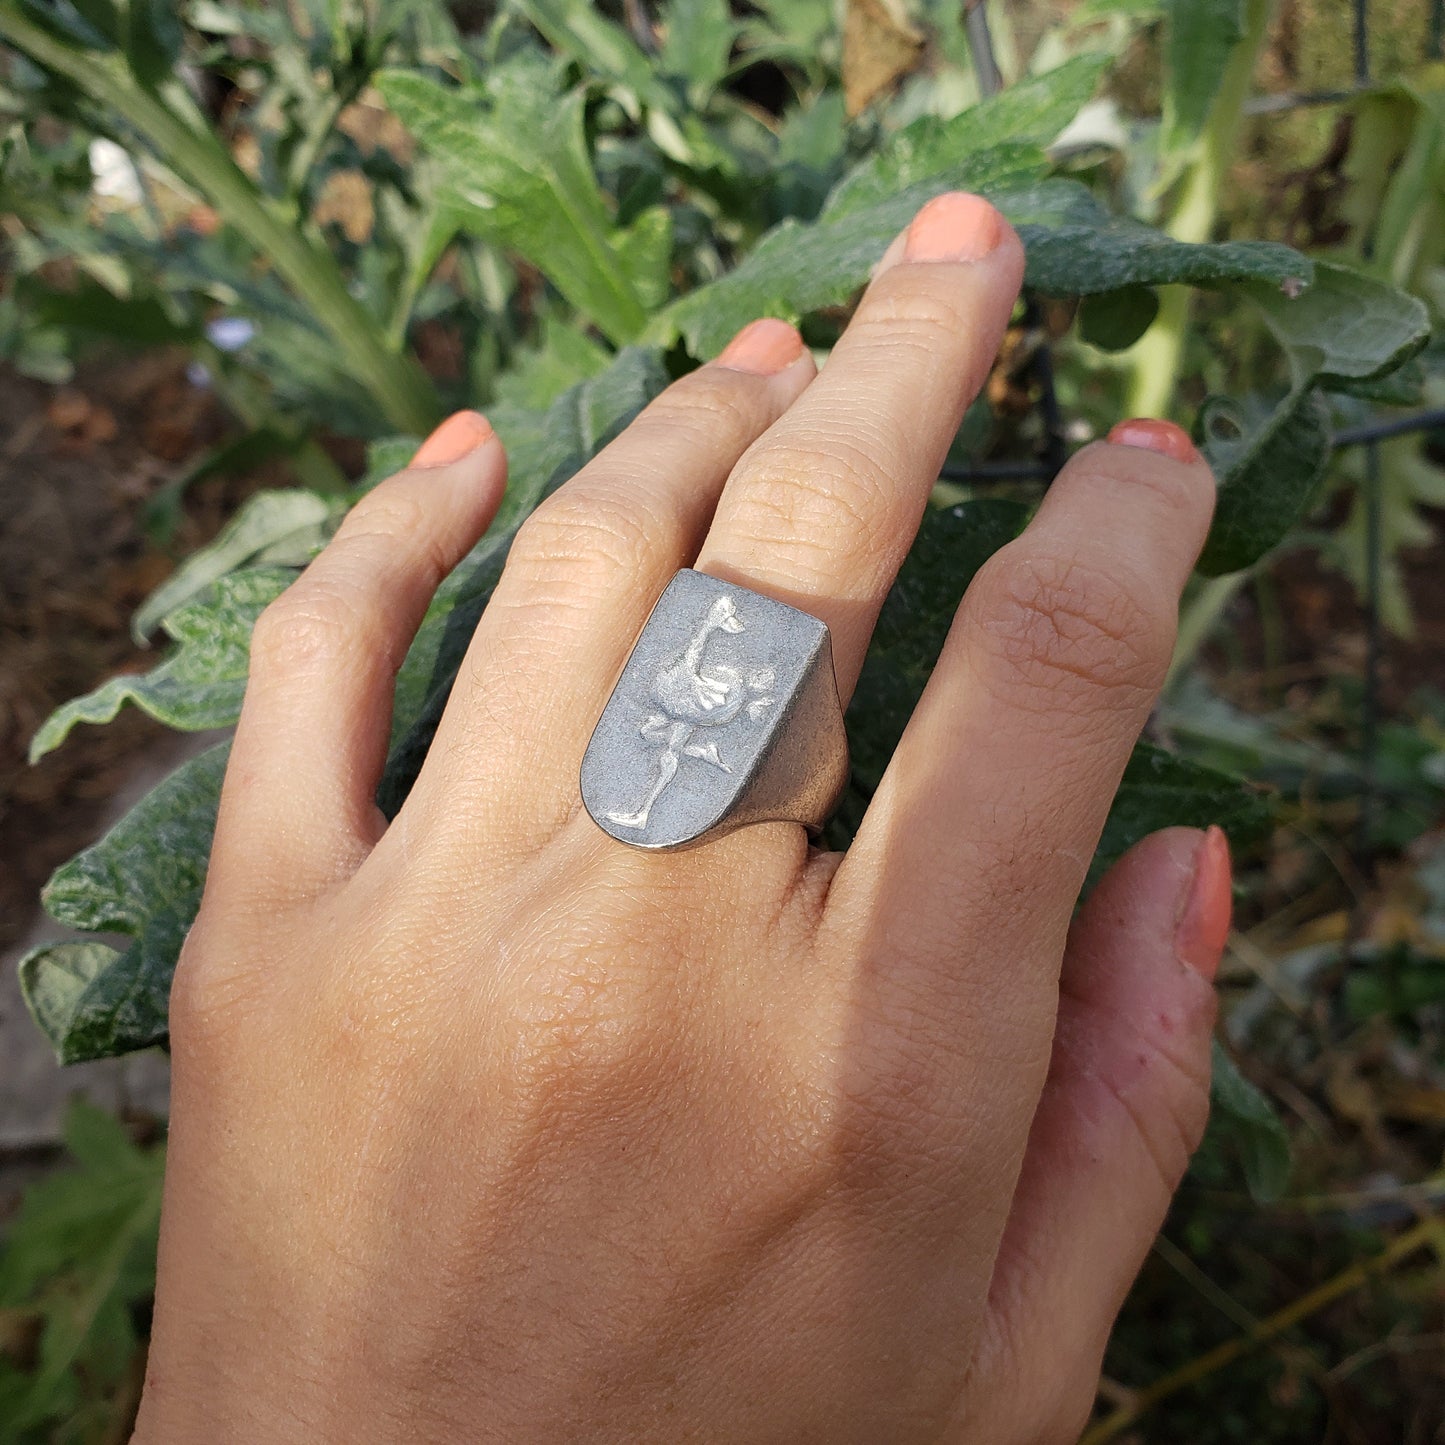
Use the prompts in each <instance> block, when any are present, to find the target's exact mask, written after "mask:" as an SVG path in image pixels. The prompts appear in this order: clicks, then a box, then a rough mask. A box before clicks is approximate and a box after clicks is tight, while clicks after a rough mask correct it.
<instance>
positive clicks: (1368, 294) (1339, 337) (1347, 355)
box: [1239, 261, 1430, 386]
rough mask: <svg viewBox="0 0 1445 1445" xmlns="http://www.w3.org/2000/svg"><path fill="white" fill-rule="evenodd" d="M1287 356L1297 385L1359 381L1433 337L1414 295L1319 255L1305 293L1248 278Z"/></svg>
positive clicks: (1388, 368) (1383, 371)
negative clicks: (1293, 293)
mask: <svg viewBox="0 0 1445 1445" xmlns="http://www.w3.org/2000/svg"><path fill="white" fill-rule="evenodd" d="M1239 290H1240V291H1241V292H1242V293H1243V294H1244V295H1245V296H1247V297H1248V298H1249V299H1250V300H1251V301H1252V302H1253V303H1254V304H1255V305H1256V306H1258V307H1259V309H1260V310H1261V311H1263V312H1264V319H1265V321H1266V322H1267V323H1268V325H1269V328H1270V330H1271V331H1273V332H1274V334H1275V336H1276V337H1277V338H1278V339H1279V342H1280V345H1281V346H1283V347H1284V349H1285V351H1286V353H1287V354H1288V356H1289V360H1290V369H1291V372H1292V375H1293V377H1294V384H1295V385H1296V386H1308V385H1310V384H1311V383H1314V384H1316V385H1324V386H1328V385H1330V384H1331V383H1336V382H1363V381H1372V380H1375V379H1376V378H1379V377H1383V376H1386V375H1388V374H1389V373H1390V372H1392V371H1394V370H1396V368H1398V367H1400V366H1403V365H1404V364H1405V363H1406V362H1407V361H1409V360H1410V358H1411V357H1412V356H1414V355H1415V354H1416V353H1417V352H1418V351H1420V350H1422V349H1423V348H1424V346H1425V344H1426V343H1427V342H1428V341H1429V340H1430V317H1429V313H1428V312H1427V311H1426V310H1425V306H1424V304H1423V303H1422V302H1421V301H1419V300H1418V299H1417V298H1416V297H1414V296H1411V295H1409V294H1407V293H1406V292H1404V291H1401V290H1398V289H1397V288H1396V287H1394V286H1387V285H1386V284H1385V283H1384V282H1383V281H1376V280H1375V279H1374V278H1373V277H1370V276H1366V275H1364V274H1362V273H1361V272H1359V271H1353V270H1351V269H1350V268H1349V267H1346V266H1339V265H1336V264H1334V263H1333V262H1330V261H1316V262H1315V272H1314V281H1313V283H1312V284H1311V286H1310V287H1309V289H1308V290H1307V291H1304V292H1302V293H1301V294H1299V295H1297V296H1291V295H1290V294H1288V293H1287V292H1285V291H1281V290H1280V289H1279V288H1278V287H1271V286H1264V285H1260V284H1258V283H1245V284H1243V285H1241V286H1240V287H1239Z"/></svg>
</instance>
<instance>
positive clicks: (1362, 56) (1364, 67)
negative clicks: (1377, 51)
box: [1355, 0, 1370, 85]
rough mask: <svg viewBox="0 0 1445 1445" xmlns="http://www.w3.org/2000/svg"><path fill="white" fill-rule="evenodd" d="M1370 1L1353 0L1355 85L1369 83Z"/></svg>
mask: <svg viewBox="0 0 1445 1445" xmlns="http://www.w3.org/2000/svg"><path fill="white" fill-rule="evenodd" d="M1369 10H1370V0H1355V84H1356V85H1368V84H1369V83H1370V15H1369Z"/></svg>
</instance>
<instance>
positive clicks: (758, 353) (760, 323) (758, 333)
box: [715, 316, 803, 376]
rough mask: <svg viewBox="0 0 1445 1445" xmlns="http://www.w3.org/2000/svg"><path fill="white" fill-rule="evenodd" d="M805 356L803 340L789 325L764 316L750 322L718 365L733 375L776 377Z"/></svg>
mask: <svg viewBox="0 0 1445 1445" xmlns="http://www.w3.org/2000/svg"><path fill="white" fill-rule="evenodd" d="M802 354H803V338H802V337H801V336H799V335H798V333H797V331H796V329H795V328H793V327H791V326H789V325H788V323H787V322H786V321H779V320H778V319H777V318H776V317H775V316H764V317H761V318H760V319H759V320H757V321H750V322H748V324H747V325H746V326H744V327H743V329H742V330H741V331H739V332H738V334H737V335H736V336H734V337H733V339H732V340H731V341H729V342H728V344H727V345H726V346H725V347H723V349H722V352H721V353H720V354H719V356H718V359H717V361H716V363H715V365H717V366H725V367H727V369H728V370H729V371H750V372H752V373H753V374H754V375H755V376H776V375H777V374H778V372H780V371H782V370H783V368H784V367H787V366H791V365H792V364H793V362H795V361H796V360H797V359H798V358H799V357H800V356H801V355H802Z"/></svg>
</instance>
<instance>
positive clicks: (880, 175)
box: [824, 55, 1108, 219]
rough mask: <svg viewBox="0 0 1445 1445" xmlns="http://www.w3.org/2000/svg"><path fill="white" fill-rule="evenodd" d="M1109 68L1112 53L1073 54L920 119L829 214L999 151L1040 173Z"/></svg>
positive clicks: (852, 181) (852, 175)
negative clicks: (1050, 148) (961, 106)
mask: <svg viewBox="0 0 1445 1445" xmlns="http://www.w3.org/2000/svg"><path fill="white" fill-rule="evenodd" d="M1107 65H1108V57H1107V56H1103V55H1079V56H1075V57H1074V58H1073V59H1072V60H1069V61H1066V62H1065V63H1064V64H1063V65H1061V66H1059V67H1058V68H1057V69H1056V70H1050V71H1048V72H1047V73H1045V74H1043V75H1035V76H1030V77H1029V78H1028V79H1027V80H1021V81H1020V82H1019V83H1018V84H1017V85H1013V86H1010V87H1009V88H1008V89H1007V90H1003V91H1000V92H999V93H998V94H997V95H995V96H991V97H989V98H988V99H986V100H982V101H980V102H979V103H978V104H977V105H974V106H971V107H970V108H969V109H968V110H965V111H963V112H962V113H960V114H959V115H955V116H952V117H950V118H949V119H947V120H940V119H939V118H938V117H937V116H931V115H926V116H922V117H920V118H919V119H918V120H915V121H914V122H913V123H912V124H911V125H907V126H905V127H904V128H903V129H902V130H900V131H899V132H898V133H897V134H896V135H894V136H893V137H891V138H890V139H889V140H888V141H887V142H886V143H885V145H884V146H883V147H882V148H881V149H880V150H878V151H877V152H875V154H873V155H872V156H870V157H869V158H868V159H867V160H865V161H863V162H861V163H860V164H859V165H858V166H857V167H855V168H854V169H853V170H852V171H851V172H849V174H848V175H847V176H845V177H844V179H843V180H842V181H840V182H839V183H838V186H837V187H836V189H835V190H834V191H833V193H832V194H831V195H830V196H829V198H828V204H827V207H826V209H825V212H824V214H825V215H826V216H828V217H830V218H832V219H837V218H839V217H841V216H844V215H847V214H848V213H849V212H852V211H857V210H860V209H862V208H864V207H867V206H871V205H876V204H877V203H878V202H880V201H884V200H887V199H888V198H889V197H891V196H893V195H896V194H897V193H898V192H899V191H902V190H906V189H907V188H908V187H910V186H914V185H917V184H918V183H919V182H920V181H927V180H931V179H932V178H934V177H935V176H939V175H943V174H946V173H947V174H952V173H955V172H956V171H957V168H958V167H959V166H960V165H961V164H962V163H964V162H965V161H966V160H967V159H968V157H970V156H979V155H983V154H984V153H986V152H990V151H995V150H998V149H999V148H1004V150H1005V151H1006V153H1008V154H1009V155H1011V156H1013V157H1015V158H1016V160H1017V161H1018V162H1019V168H1020V169H1022V170H1033V171H1034V173H1039V172H1041V171H1042V169H1043V160H1044V157H1043V150H1044V147H1046V146H1047V145H1048V144H1049V143H1050V142H1051V141H1052V140H1054V139H1055V138H1056V137H1057V136H1058V135H1059V133H1060V132H1061V131H1062V130H1063V129H1064V128H1065V127H1066V126H1067V125H1068V124H1069V122H1070V121H1071V120H1073V118H1074V117H1075V116H1076V115H1077V114H1078V113H1079V111H1080V110H1081V109H1083V107H1084V105H1085V104H1086V103H1087V102H1088V100H1089V97H1090V96H1092V95H1093V93H1094V91H1095V89H1097V87H1098V84H1099V78H1100V76H1102V75H1103V73H1104V70H1105V68H1106V67H1107Z"/></svg>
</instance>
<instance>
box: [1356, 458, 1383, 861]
mask: <svg viewBox="0 0 1445 1445" xmlns="http://www.w3.org/2000/svg"><path fill="white" fill-rule="evenodd" d="M1380 503H1381V498H1380V444H1379V442H1378V441H1371V442H1369V443H1368V444H1367V445H1366V448H1365V609H1364V610H1365V664H1364V673H1363V677H1362V682H1363V691H1362V695H1361V698H1360V813H1359V819H1358V822H1357V824H1356V828H1355V847H1354V855H1355V868H1356V871H1357V872H1358V873H1359V874H1360V876H1361V877H1362V878H1368V877H1369V876H1370V865H1371V863H1372V861H1373V857H1374V848H1375V839H1374V834H1375V809H1376V802H1377V798H1376V794H1377V791H1378V788H1377V781H1378V780H1377V777H1376V766H1375V764H1376V753H1377V749H1378V745H1379V727H1380V661H1381V652H1382V639H1381V636H1380V581H1381V573H1382V571H1383V568H1382V560H1383V559H1382V552H1383V548H1382V546H1381V533H1382V528H1381V521H1382V518H1381V505H1380Z"/></svg>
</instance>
